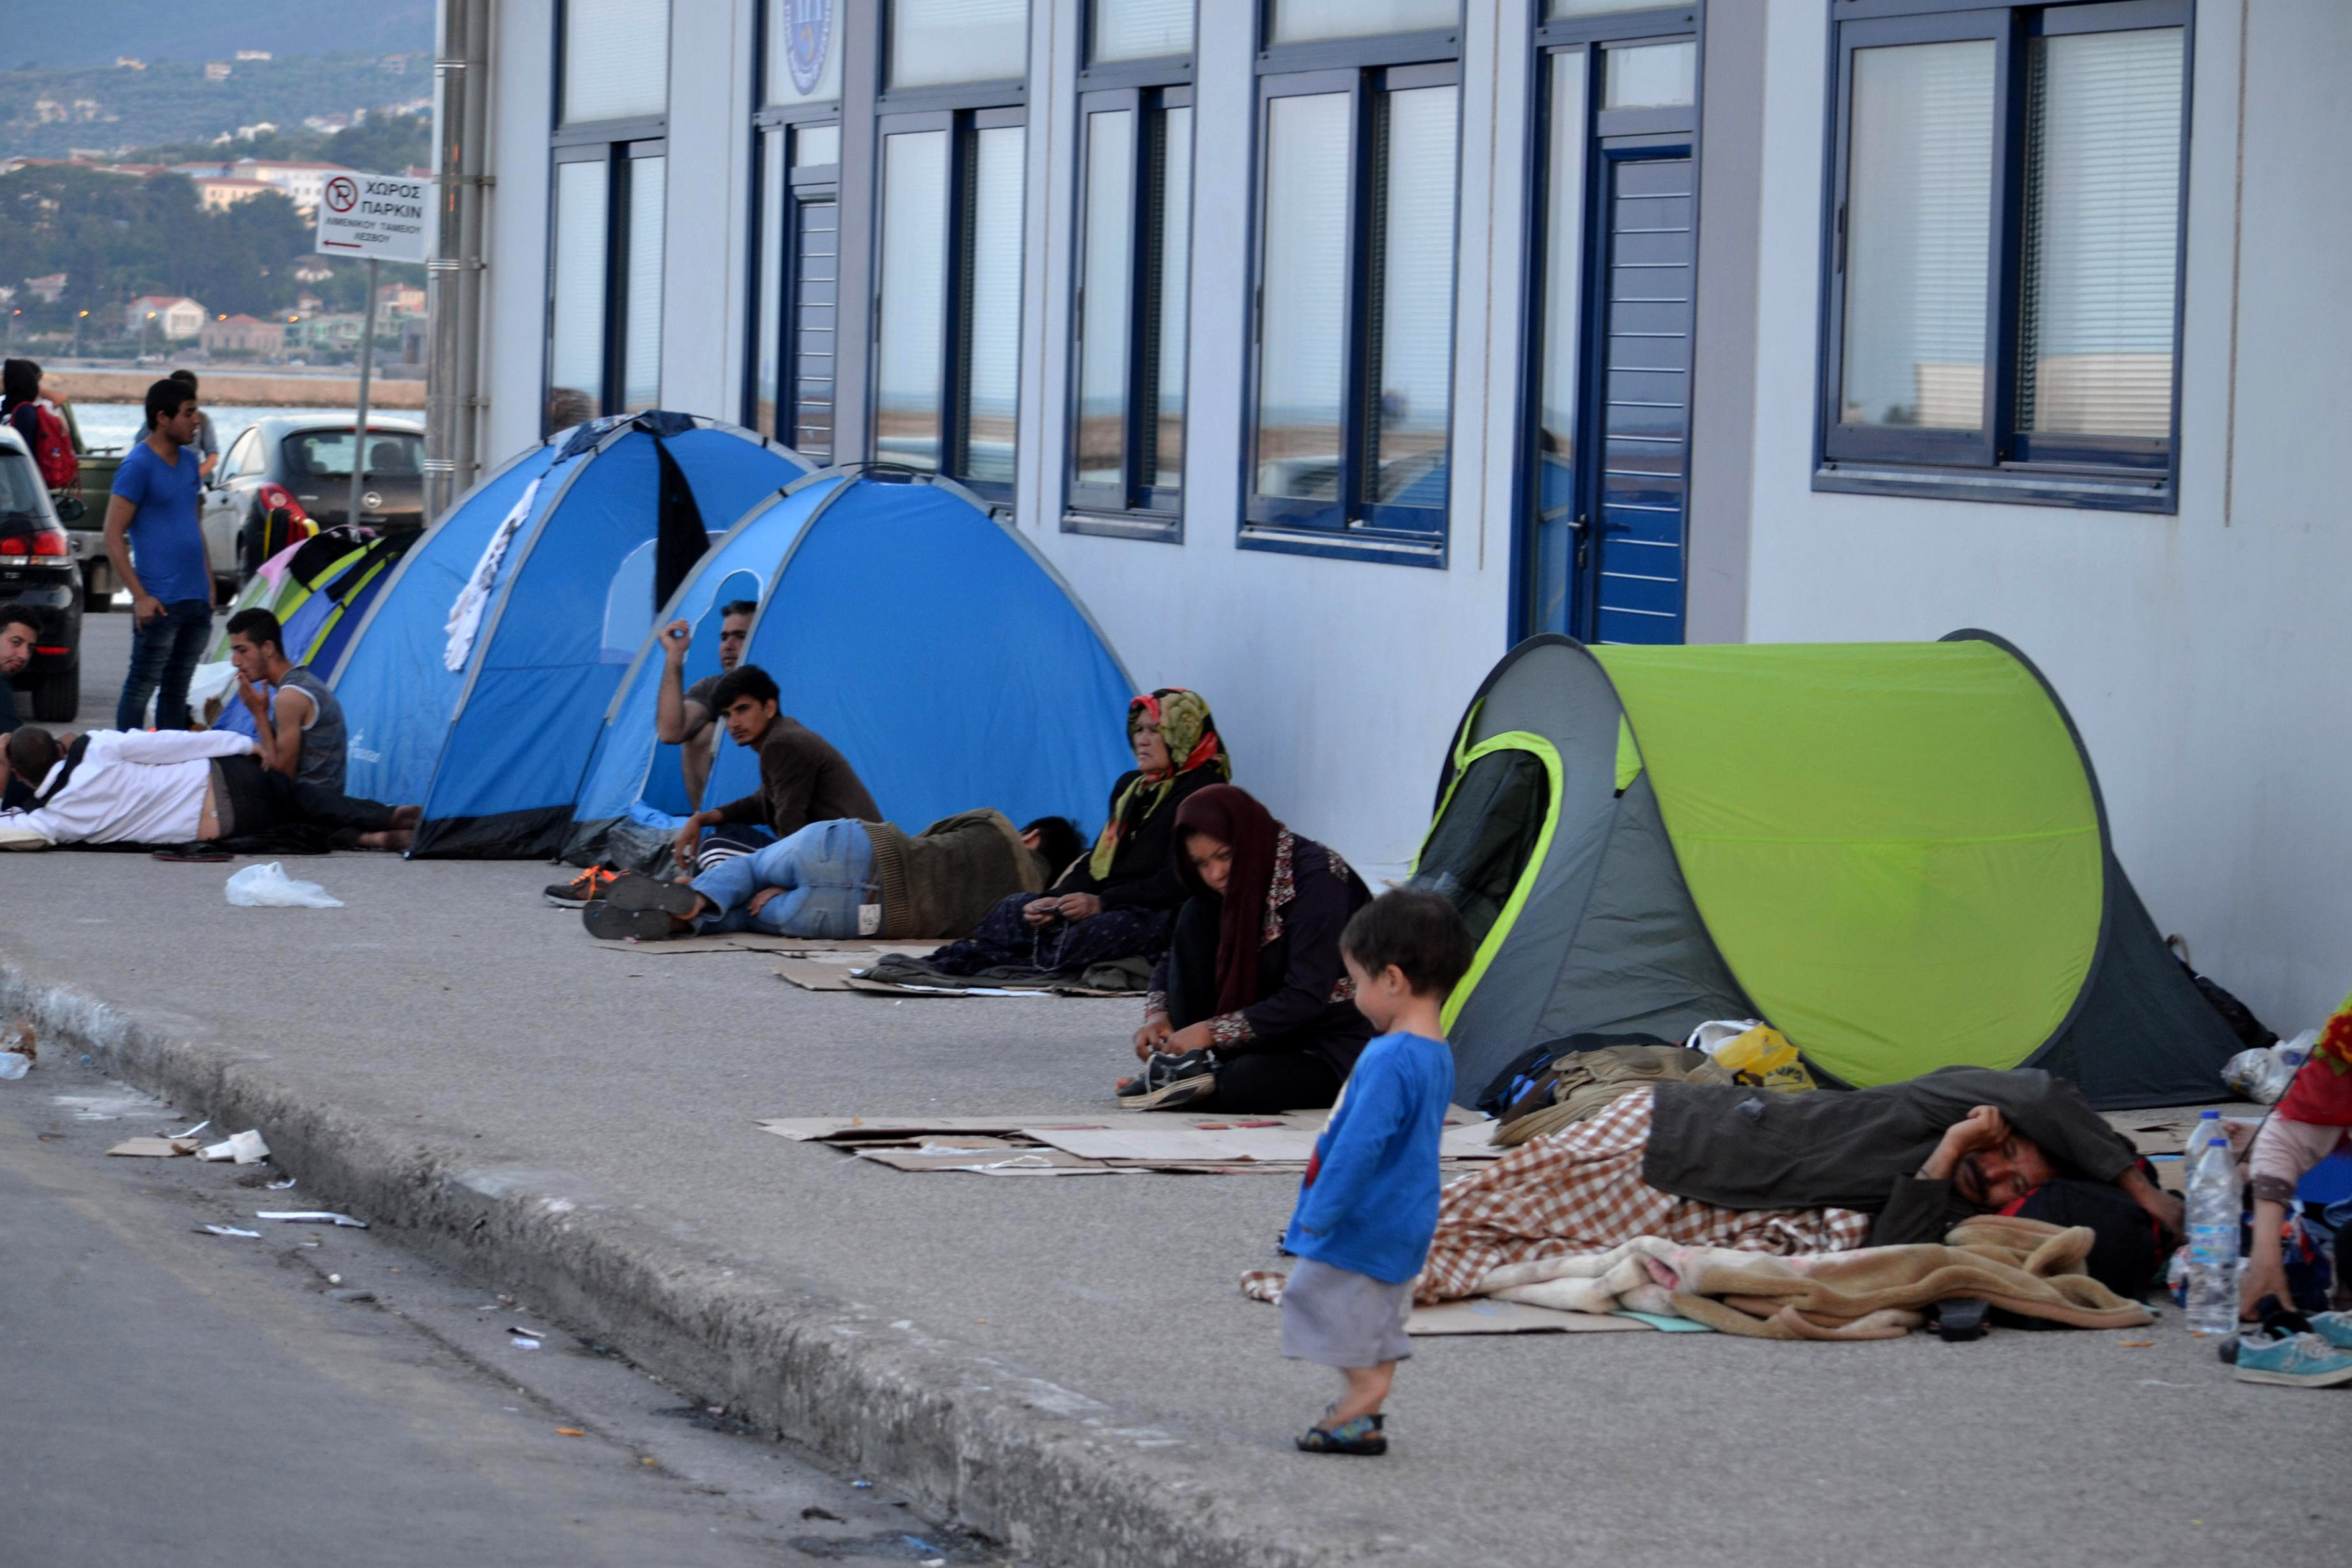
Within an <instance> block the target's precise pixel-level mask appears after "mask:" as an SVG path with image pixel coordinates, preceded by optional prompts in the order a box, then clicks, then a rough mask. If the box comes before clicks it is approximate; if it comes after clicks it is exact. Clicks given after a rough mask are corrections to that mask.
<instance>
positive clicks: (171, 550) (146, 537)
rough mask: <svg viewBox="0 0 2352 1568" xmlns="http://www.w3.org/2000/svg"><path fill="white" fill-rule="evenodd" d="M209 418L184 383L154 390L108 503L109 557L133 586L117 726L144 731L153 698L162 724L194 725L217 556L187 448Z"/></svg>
mask: <svg viewBox="0 0 2352 1568" xmlns="http://www.w3.org/2000/svg"><path fill="white" fill-rule="evenodd" d="M203 423H204V412H203V410H202V409H200V408H198V407H197V406H196V395H195V393H194V391H192V390H191V389H190V388H189V387H188V385H187V384H185V383H184V382H178V381H159V382H157V383H156V384H154V385H152V386H151V387H149V388H148V389H147V438H146V439H145V440H143V441H141V442H139V443H138V444H137V445H135V446H133V447H131V450H130V452H129V453H128V454H126V455H125V456H124V458H123V459H122V467H121V468H118V469H116V470H115V474H114V494H113V497H112V499H110V500H109V501H108V502H107V508H106V554H107V559H108V560H110V561H111V562H112V563H114V578H115V581H116V582H118V583H121V584H122V585H123V586H125V587H127V588H129V589H130V590H131V615H132V616H133V618H134V623H135V624H134V626H133V629H132V632H131V669H130V671H129V673H128V674H126V675H125V676H124V677H123V679H122V695H121V698H120V699H118V700H116V702H115V704H114V727H115V728H116V729H118V730H137V729H140V728H142V727H143V726H144V724H145V723H146V720H147V699H148V698H150V697H151V696H152V697H153V698H154V699H155V727H156V728H157V729H159V730H187V729H193V728H194V722H193V721H192V720H191V717H190V715H189V713H188V679H189V677H191V676H193V675H194V673H195V669H196V661H197V660H198V659H200V658H203V657H204V654H205V642H206V641H207V640H209V639H210V637H211V636H212V629H213V571H212V560H211V558H210V556H209V555H207V554H206V552H205V531H204V527H203V525H202V523H201V522H200V521H198V519H197V510H198V506H197V502H198V500H199V491H200V489H202V484H203V481H202V479H201V465H202V462H203V459H202V458H200V457H199V456H198V455H197V454H196V453H195V452H194V451H192V450H190V449H189V448H190V447H192V446H193V445H194V442H195V440H196V435H197V432H198V430H199V429H200V428H201V427H202V426H203Z"/></svg>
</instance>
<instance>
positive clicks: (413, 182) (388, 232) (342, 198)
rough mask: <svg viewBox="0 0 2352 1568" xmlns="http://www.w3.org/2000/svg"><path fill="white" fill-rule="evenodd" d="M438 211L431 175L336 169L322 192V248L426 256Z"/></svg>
mask: <svg viewBox="0 0 2352 1568" xmlns="http://www.w3.org/2000/svg"><path fill="white" fill-rule="evenodd" d="M435 216H436V205H435V203H434V200H433V182H432V181H431V180H429V179H411V178H410V177H409V176H407V175H405V174H336V175H333V176H332V177H331V178H330V179H329V180H328V181H327V185H326V189H325V190H324V191H323V192H321V193H320V200H319V249H320V252H321V253H322V254H324V255H328V256H360V257H373V258H375V259H377V260H379V261H425V260H428V259H430V258H431V257H432V254H433V234H434V229H433V223H434V218H435Z"/></svg>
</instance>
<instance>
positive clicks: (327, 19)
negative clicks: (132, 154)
mask: <svg viewBox="0 0 2352 1568" xmlns="http://www.w3.org/2000/svg"><path fill="white" fill-rule="evenodd" d="M5 9H6V12H7V21H6V23H5V26H0V64H5V65H7V66H11V67H16V66H20V65H23V64H25V63H26V62H33V63H37V64H38V65H42V66H47V67H49V68H65V67H71V66H99V65H112V64H113V63H114V57H115V56H117V55H131V56H134V57H136V58H140V59H142V60H147V61H150V62H152V61H155V60H198V61H201V60H234V59H235V58H236V51H237V50H239V49H268V50H269V51H271V52H272V53H273V54H278V55H323V54H331V53H333V52H335V51H338V50H343V49H356V50H359V51H361V52H362V53H368V54H415V53H419V52H422V51H425V50H429V49H431V48H432V47H433V17H434V9H435V7H434V3H433V0H368V4H366V5H350V4H344V3H335V0H104V3H103V4H102V5H100V6H99V7H98V9H97V10H96V11H84V10H83V9H81V8H80V7H79V6H78V5H38V4H35V3H34V0H16V3H13V4H11V5H7V6H6V7H5ZM145 139H146V140H150V141H162V140H163V139H164V138H163V137H149V138H145Z"/></svg>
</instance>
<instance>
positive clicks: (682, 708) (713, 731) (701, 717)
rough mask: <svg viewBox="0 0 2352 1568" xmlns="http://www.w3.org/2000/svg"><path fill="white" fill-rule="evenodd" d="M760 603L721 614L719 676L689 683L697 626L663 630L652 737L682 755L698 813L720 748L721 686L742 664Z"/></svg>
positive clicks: (726, 608)
mask: <svg viewBox="0 0 2352 1568" xmlns="http://www.w3.org/2000/svg"><path fill="white" fill-rule="evenodd" d="M759 610H760V606H759V604H758V603H757V602H756V601H754V600H751V599H737V600H736V601H734V602H733V603H732V604H730V605H723V606H721V607H720V609H719V673H718V674H717V675H706V676H704V677H703V678H702V679H700V680H698V681H696V682H695V683H694V684H693V685H692V686H687V685H685V679H686V673H685V672H686V650H687V649H688V647H690V646H692V644H693V641H694V627H693V626H691V625H689V624H688V623H687V622H685V621H672V622H670V624H669V625H667V626H664V627H662V635H661V646H662V673H661V688H660V690H659V693H658V694H657V695H656V697H655V699H654V739H655V740H656V741H659V742H661V743H662V744H663V745H665V746H676V747H677V751H678V758H677V760H678V767H679V771H680V772H682V773H684V774H685V775H686V799H687V804H688V805H691V806H693V807H695V808H696V809H698V810H699V809H700V808H701V805H702V791H703V787H704V786H705V785H706V784H709V782H710V753H711V752H713V751H715V750H716V749H717V747H718V741H719V727H718V723H717V719H718V715H719V708H718V702H717V698H716V695H715V694H716V693H717V691H718V689H719V681H720V680H722V679H725V678H726V677H727V676H728V675H729V674H730V672H731V671H732V670H733V669H734V668H735V667H736V666H737V665H738V664H740V663H741V662H742V659H743V645H744V643H745V642H746V641H748V640H750V638H751V617H752V616H755V615H757V614H759Z"/></svg>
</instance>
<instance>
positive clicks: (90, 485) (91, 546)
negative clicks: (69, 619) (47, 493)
mask: <svg viewBox="0 0 2352 1568" xmlns="http://www.w3.org/2000/svg"><path fill="white" fill-rule="evenodd" d="M58 413H59V414H61V415H63V416H65V422H66V433H67V434H68V435H69V436H71V437H73V448H74V458H75V460H76V461H77V462H79V463H80V465H81V479H80V482H79V485H78V487H77V489H78V490H79V494H78V495H77V496H75V498H74V499H76V500H79V501H80V502H81V504H80V505H79V507H68V506H65V505H62V504H60V505H59V506H58V521H60V522H62V523H64V524H65V526H66V537H67V538H68V540H70V541H72V542H73V558H74V559H75V560H76V561H79V562H80V563H81V607H82V608H83V609H84V610H86V611H89V612H91V613H93V614H97V615H104V614H105V613H106V612H107V611H109V610H110V609H112V608H114V590H115V586H116V584H115V581H114V568H113V566H112V565H110V563H108V561H107V559H106V498H107V497H108V496H109V495H110V494H111V493H112V492H113V489H114V471H115V470H116V469H117V468H121V467H122V459H123V458H124V457H126V456H127V455H128V454H129V451H130V448H128V447H93V446H91V445H89V443H88V442H86V441H84V440H83V439H82V436H81V421H80V420H79V419H77V418H75V417H74V409H73V405H72V404H71V403H69V402H68V403H66V404H63V405H60V406H59V407H58ZM51 499H52V500H62V498H60V497H57V496H55V495H53V496H52V497H51Z"/></svg>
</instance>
